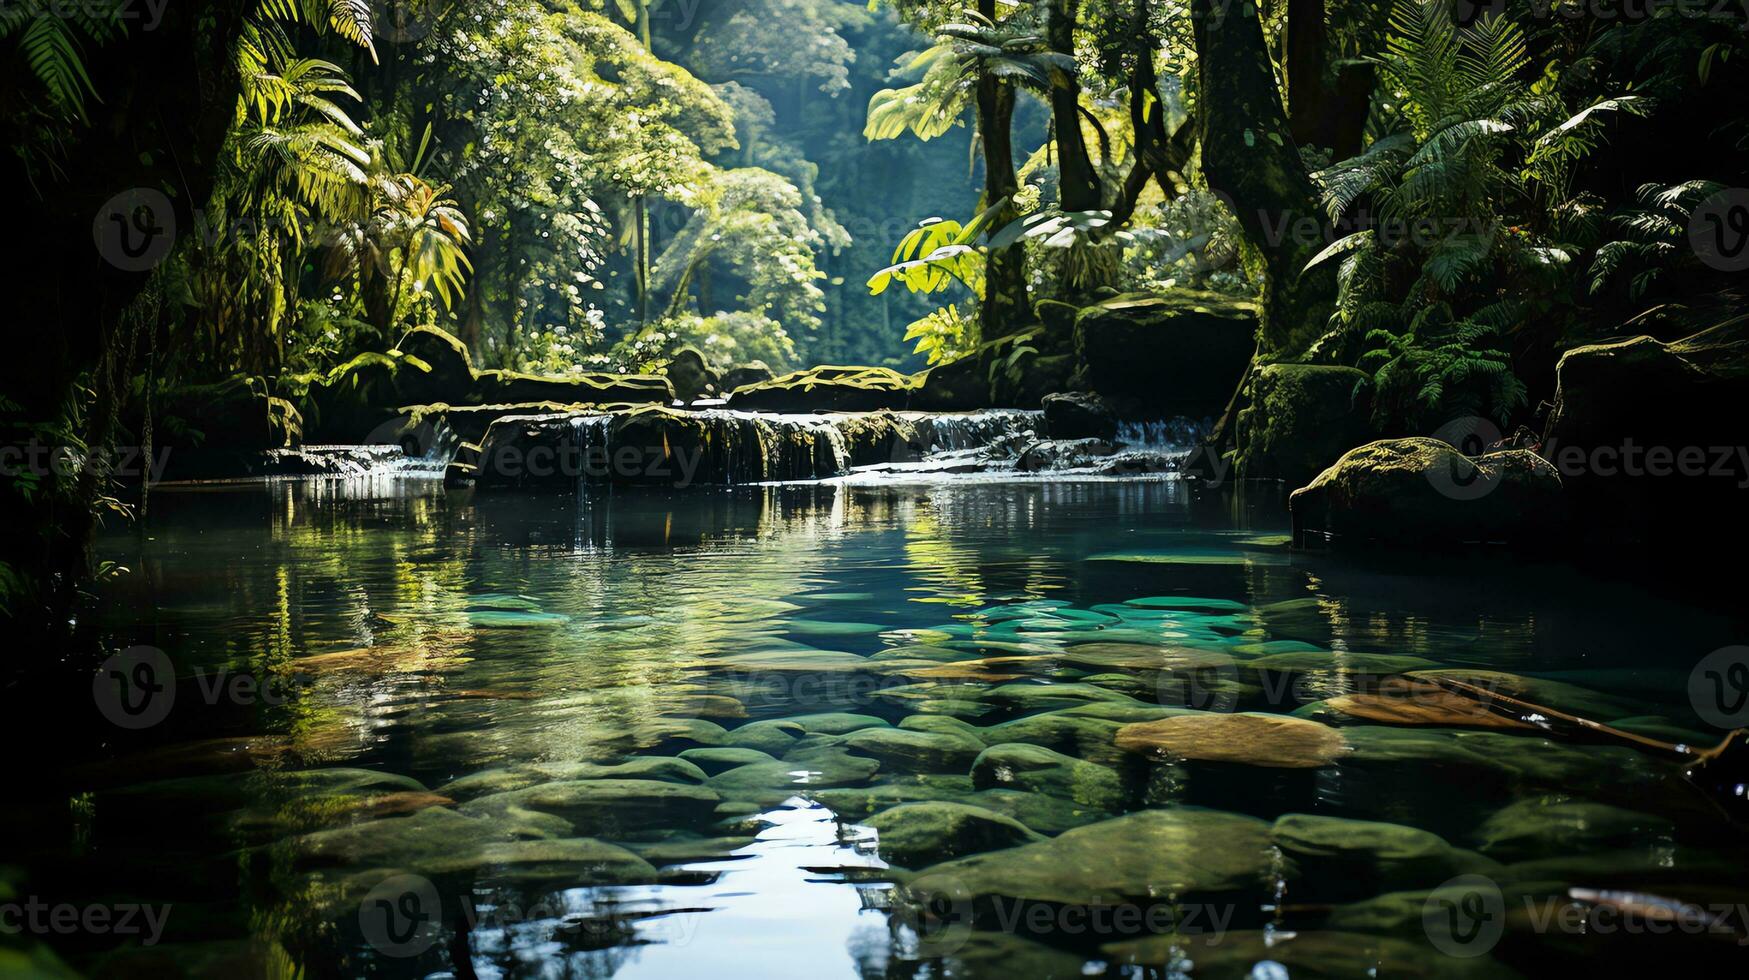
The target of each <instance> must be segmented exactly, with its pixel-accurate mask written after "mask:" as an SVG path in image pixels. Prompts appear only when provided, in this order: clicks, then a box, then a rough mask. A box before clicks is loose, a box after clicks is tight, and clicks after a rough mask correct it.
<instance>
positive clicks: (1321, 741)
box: [1117, 712, 1346, 769]
mask: <svg viewBox="0 0 1749 980" xmlns="http://www.w3.org/2000/svg"><path fill="white" fill-rule="evenodd" d="M1117 744H1118V747H1119V748H1122V749H1124V750H1125V751H1129V752H1137V753H1142V754H1145V755H1154V756H1161V757H1167V758H1172V759H1183V760H1192V761H1197V762H1233V763H1238V764H1240V765H1250V766H1263V767H1266V768H1278V769H1315V768H1318V767H1320V766H1327V765H1329V764H1331V763H1332V762H1335V761H1336V760H1337V759H1339V758H1341V757H1342V755H1343V753H1344V751H1345V750H1346V745H1345V743H1344V741H1343V733H1342V732H1341V731H1339V730H1337V729H1334V728H1331V727H1330V726H1328V725H1321V724H1319V723H1317V722H1315V721H1307V720H1305V719H1303V718H1292V717H1288V716H1286V715H1270V714H1260V713H1254V712H1242V713H1239V714H1218V713H1197V714H1187V715H1179V716H1176V717H1172V718H1163V719H1161V720H1159V721H1149V722H1141V723H1138V724H1134V725H1125V726H1124V727H1123V728H1121V729H1119V730H1118V733H1117Z"/></svg>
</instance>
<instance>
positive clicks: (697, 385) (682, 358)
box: [662, 347, 723, 403]
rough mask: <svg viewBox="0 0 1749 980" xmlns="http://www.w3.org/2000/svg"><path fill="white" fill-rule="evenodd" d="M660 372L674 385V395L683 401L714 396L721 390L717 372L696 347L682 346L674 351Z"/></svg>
mask: <svg viewBox="0 0 1749 980" xmlns="http://www.w3.org/2000/svg"><path fill="white" fill-rule="evenodd" d="M662 373H663V375H664V376H665V377H667V379H668V383H669V384H670V385H673V386H674V397H675V398H677V399H679V400H680V401H681V402H683V403H689V402H692V401H694V400H696V399H699V398H715V397H716V396H717V395H719V394H722V391H723V389H722V385H721V381H720V379H719V378H718V377H717V372H716V371H715V370H713V369H712V368H711V365H710V362H709V361H707V360H705V356H704V354H703V352H701V351H700V350H699V349H698V348H696V347H682V348H680V349H679V350H678V351H675V352H674V356H673V357H672V358H670V359H669V361H668V366H667V367H666V368H665V369H663V371H662Z"/></svg>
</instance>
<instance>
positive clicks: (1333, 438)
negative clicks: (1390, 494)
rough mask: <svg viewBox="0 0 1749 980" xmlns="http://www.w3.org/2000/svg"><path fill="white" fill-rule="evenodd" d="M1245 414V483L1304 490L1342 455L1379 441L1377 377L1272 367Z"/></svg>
mask: <svg viewBox="0 0 1749 980" xmlns="http://www.w3.org/2000/svg"><path fill="white" fill-rule="evenodd" d="M1251 386H1252V387H1251V404H1250V405H1249V407H1247V408H1246V409H1245V410H1244V411H1243V412H1241V413H1240V415H1239V425H1238V441H1239V455H1238V460H1237V462H1238V470H1237V476H1238V477H1239V478H1240V479H1245V480H1252V479H1266V480H1282V481H1284V482H1286V483H1287V484H1288V485H1289V486H1293V487H1301V486H1305V485H1306V484H1307V483H1309V482H1311V480H1312V478H1313V477H1315V476H1317V475H1318V474H1319V473H1321V472H1323V471H1324V469H1325V468H1326V467H1328V466H1330V464H1332V463H1334V462H1336V461H1337V460H1338V459H1340V458H1341V457H1342V454H1343V453H1345V452H1347V451H1349V450H1350V449H1353V448H1355V447H1356V446H1360V445H1363V444H1365V443H1367V442H1370V441H1372V440H1373V439H1375V438H1377V436H1378V433H1376V432H1375V431H1374V430H1373V427H1372V423H1371V421H1370V418H1371V410H1372V408H1371V404H1372V402H1371V399H1372V377H1371V376H1370V375H1368V374H1367V373H1366V372H1365V371H1361V370H1358V369H1356V368H1351V367H1339V366H1336V365H1330V364H1266V365H1264V366H1263V367H1261V368H1259V369H1258V370H1257V372H1256V374H1255V376H1254V377H1253V378H1252V382H1251Z"/></svg>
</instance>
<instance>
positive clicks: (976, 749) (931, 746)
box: [843, 728, 984, 773]
mask: <svg viewBox="0 0 1749 980" xmlns="http://www.w3.org/2000/svg"><path fill="white" fill-rule="evenodd" d="M843 744H844V747H845V748H846V749H848V750H849V751H850V752H851V753H853V754H855V755H861V756H867V757H868V758H871V759H875V760H877V761H879V762H880V763H881V769H882V770H883V771H887V770H892V771H897V772H951V773H960V772H964V771H965V769H966V766H968V765H970V764H971V763H972V760H974V759H976V758H977V757H978V753H980V752H982V751H983V750H984V743H983V742H981V741H979V740H978V739H976V738H973V737H971V736H969V735H963V734H954V733H951V732H919V731H910V730H907V729H902V728H868V729H863V730H862V731H858V732H852V733H851V734H849V735H847V736H845V738H844V743H843Z"/></svg>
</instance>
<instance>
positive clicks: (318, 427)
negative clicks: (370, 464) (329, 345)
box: [303, 351, 431, 444]
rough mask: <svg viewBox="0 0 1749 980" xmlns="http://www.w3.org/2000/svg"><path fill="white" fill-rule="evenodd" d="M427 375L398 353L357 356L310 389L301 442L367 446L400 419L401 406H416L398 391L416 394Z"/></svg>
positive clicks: (422, 366)
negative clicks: (361, 444) (383, 429)
mask: <svg viewBox="0 0 1749 980" xmlns="http://www.w3.org/2000/svg"><path fill="white" fill-rule="evenodd" d="M430 374H431V367H430V366H429V365H427V364H426V363H425V362H424V361H422V360H420V359H418V358H416V357H413V356H412V355H410V354H403V353H401V352H399V351H390V352H388V353H384V354H379V353H375V352H367V353H364V354H360V355H358V356H357V357H355V358H353V359H352V360H350V361H347V362H346V363H345V364H342V365H340V366H339V367H336V368H334V369H333V370H332V371H329V372H328V374H327V375H326V376H325V377H323V378H322V379H321V380H320V381H319V382H317V383H315V384H312V385H311V386H310V388H309V391H308V394H307V395H306V396H305V408H304V410H303V411H304V417H305V420H306V430H307V431H306V432H305V433H304V441H305V442H306V443H341V444H356V443H365V442H370V441H372V439H373V437H374V435H375V434H376V433H377V431H378V430H379V429H380V428H382V427H383V426H384V425H385V424H388V423H391V422H393V421H394V420H395V419H396V418H397V417H398V416H399V415H400V414H401V411H400V410H401V406H403V405H410V404H414V403H416V402H418V401H420V399H418V398H413V397H408V396H407V395H404V394H403V391H418V390H421V389H422V388H424V387H425V386H426V385H427V384H428V383H429V382H428V377H429V375H430Z"/></svg>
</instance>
